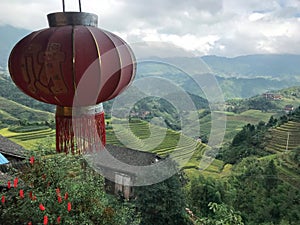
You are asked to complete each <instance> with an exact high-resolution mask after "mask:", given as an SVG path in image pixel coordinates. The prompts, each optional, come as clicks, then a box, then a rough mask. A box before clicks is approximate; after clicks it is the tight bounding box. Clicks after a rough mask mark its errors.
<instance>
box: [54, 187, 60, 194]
mask: <svg viewBox="0 0 300 225" xmlns="http://www.w3.org/2000/svg"><path fill="white" fill-rule="evenodd" d="M55 191H56V194H57V196H59V195H60V190H59V188H56V189H55Z"/></svg>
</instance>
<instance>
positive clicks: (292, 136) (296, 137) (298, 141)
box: [266, 121, 300, 153]
mask: <svg viewBox="0 0 300 225" xmlns="http://www.w3.org/2000/svg"><path fill="white" fill-rule="evenodd" d="M269 136H270V138H271V139H270V141H269V142H268V145H267V147H266V149H267V150H268V151H270V152H272V153H278V152H284V151H286V150H292V149H295V148H296V147H298V146H300V123H299V122H294V121H288V122H287V123H285V124H283V125H281V126H279V127H276V128H275V129H271V130H270V132H269Z"/></svg>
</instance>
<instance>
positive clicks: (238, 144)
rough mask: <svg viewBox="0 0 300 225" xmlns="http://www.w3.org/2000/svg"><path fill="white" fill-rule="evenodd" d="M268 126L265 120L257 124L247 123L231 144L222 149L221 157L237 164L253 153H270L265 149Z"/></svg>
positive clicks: (257, 154) (258, 154) (261, 154)
mask: <svg viewBox="0 0 300 225" xmlns="http://www.w3.org/2000/svg"><path fill="white" fill-rule="evenodd" d="M267 128H268V127H267V126H266V125H265V123H264V122H259V123H258V124H257V125H256V126H254V125H251V124H247V125H246V126H244V127H243V129H242V130H241V131H240V132H239V133H237V135H236V136H235V137H234V138H233V140H232V143H231V145H230V146H229V147H227V148H224V149H223V150H222V152H221V153H220V155H219V157H220V158H221V159H222V160H224V161H225V163H231V164H235V163H237V162H239V161H240V160H242V159H243V158H246V157H248V156H251V155H256V156H265V155H267V154H268V153H267V152H266V151H265V150H264V147H265V146H264V145H265V143H264V138H265V133H266V131H267Z"/></svg>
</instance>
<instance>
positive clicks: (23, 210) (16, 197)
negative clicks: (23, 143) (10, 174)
mask: <svg viewBox="0 0 300 225" xmlns="http://www.w3.org/2000/svg"><path fill="white" fill-rule="evenodd" d="M14 176H18V177H19V179H20V180H22V181H23V182H24V183H23V185H21V184H20V185H19V186H18V187H16V188H11V189H9V190H4V191H3V193H2V195H3V196H5V197H6V201H5V203H4V204H1V206H0V208H1V209H0V211H1V212H2V213H1V215H0V220H1V221H5V224H8V225H9V224H27V223H28V222H30V221H31V222H32V223H33V224H42V223H43V219H44V216H47V217H48V220H49V224H57V222H56V220H57V218H58V217H60V218H61V224H80V225H81V224H97V225H98V224H99V225H100V224H105V225H108V224H124V225H125V224H126V225H127V224H137V223H138V218H137V216H135V210H134V208H133V205H132V204H129V203H124V204H121V203H119V202H118V201H117V200H116V199H114V198H112V197H110V196H107V195H106V194H105V193H104V190H103V178H102V177H101V176H100V175H99V174H96V173H95V172H93V170H92V169H91V168H89V167H88V166H87V165H86V162H85V160H84V159H83V158H82V157H79V156H78V157H76V156H70V155H64V154H59V155H58V154H56V155H54V156H42V157H40V156H37V155H36V156H35V161H34V163H33V165H28V167H26V168H25V169H24V171H23V172H22V173H19V174H14ZM20 190H23V192H24V197H23V198H22V197H20V194H19V191H20ZM59 198H60V199H59ZM40 204H42V205H43V206H44V207H45V210H41V208H40ZM69 204H71V209H70V210H68V205H69Z"/></svg>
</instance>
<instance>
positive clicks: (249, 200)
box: [229, 157, 300, 225]
mask: <svg viewBox="0 0 300 225" xmlns="http://www.w3.org/2000/svg"><path fill="white" fill-rule="evenodd" d="M235 173H237V175H235V176H232V178H231V179H230V181H229V182H230V183H231V185H232V187H233V188H234V190H235V195H234V201H233V205H232V206H233V207H234V209H236V210H238V211H240V212H241V215H242V218H243V219H244V221H245V223H246V224H249V225H256V224H280V223H281V222H282V221H289V223H288V224H291V225H296V224H298V222H299V219H300V205H299V199H300V191H299V189H298V188H295V187H293V186H291V185H289V184H288V183H284V182H282V181H280V180H279V177H278V175H277V174H278V172H277V168H276V166H275V164H274V162H273V161H272V160H271V161H266V162H265V161H262V160H257V159H255V158H250V157H249V158H246V159H244V160H243V161H242V162H241V163H239V164H238V165H237V166H236V167H235Z"/></svg>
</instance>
